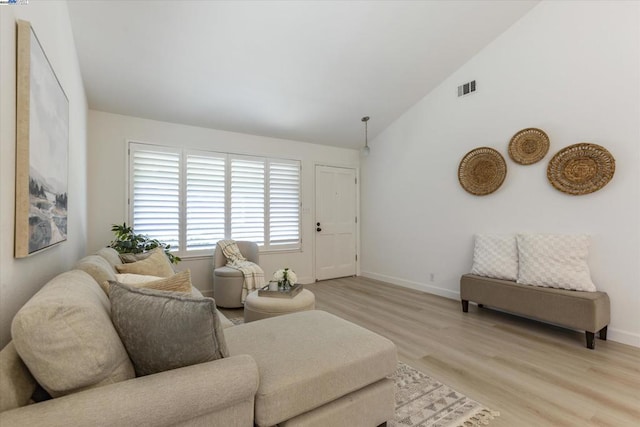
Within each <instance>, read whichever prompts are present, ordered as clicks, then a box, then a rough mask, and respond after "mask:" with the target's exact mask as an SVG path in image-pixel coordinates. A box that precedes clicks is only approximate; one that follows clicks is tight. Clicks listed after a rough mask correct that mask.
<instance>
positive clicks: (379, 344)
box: [225, 310, 397, 427]
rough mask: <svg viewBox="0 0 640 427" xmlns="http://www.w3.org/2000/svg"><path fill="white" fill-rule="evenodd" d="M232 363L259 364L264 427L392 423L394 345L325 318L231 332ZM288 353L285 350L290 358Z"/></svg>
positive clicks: (314, 315)
mask: <svg viewBox="0 0 640 427" xmlns="http://www.w3.org/2000/svg"><path fill="white" fill-rule="evenodd" d="M225 338H226V342H227V347H228V348H229V353H230V355H231V356H233V355H238V354H248V355H250V356H251V357H253V359H254V360H255V361H256V363H257V364H258V371H259V372H260V382H259V386H258V392H257V393H256V397H255V415H254V416H255V423H256V425H257V426H259V427H267V426H274V425H276V424H277V425H278V426H280V427H282V426H286V427H292V426H305V427H313V426H318V427H319V426H356V425H358V426H378V425H381V424H384V423H386V422H387V421H389V420H391V419H393V416H394V405H395V400H394V386H393V382H392V381H391V380H389V379H387V378H385V377H387V376H388V375H391V374H392V373H393V372H394V371H395V369H396V364H397V357H396V347H395V345H394V344H393V343H392V342H391V341H389V340H388V339H386V338H384V337H381V336H380V335H378V334H375V333H373V332H371V331H369V330H367V329H364V328H361V327H360V326H357V325H355V324H353V323H351V322H348V321H346V320H343V319H340V318H339V317H336V316H334V315H332V314H329V313H326V312H323V311H317V310H312V311H304V312H299V313H293V314H288V315H284V316H279V317H274V318H270V319H264V320H260V321H259V322H252V323H246V324H244V325H239V326H234V327H233V328H228V329H225ZM283 349H286V351H283Z"/></svg>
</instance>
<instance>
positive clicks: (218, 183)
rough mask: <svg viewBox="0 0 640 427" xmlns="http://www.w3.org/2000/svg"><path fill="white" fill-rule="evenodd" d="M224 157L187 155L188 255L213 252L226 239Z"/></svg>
mask: <svg viewBox="0 0 640 427" xmlns="http://www.w3.org/2000/svg"><path fill="white" fill-rule="evenodd" d="M225 164H226V159H225V156H224V155H220V156H217V157H214V156H213V155H190V154H187V168H186V175H187V188H186V193H187V194H186V198H187V209H186V216H187V221H186V228H187V230H186V234H187V235H186V240H187V245H186V246H187V251H192V250H202V249H213V248H215V246H216V242H217V241H218V240H222V239H224V238H225V232H224V231H225V180H226V179H225V173H226V170H225Z"/></svg>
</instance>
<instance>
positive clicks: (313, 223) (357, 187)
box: [311, 162, 362, 282]
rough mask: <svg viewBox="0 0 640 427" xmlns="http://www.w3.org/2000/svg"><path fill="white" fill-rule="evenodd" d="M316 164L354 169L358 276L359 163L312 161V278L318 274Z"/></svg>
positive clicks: (358, 266)
mask: <svg viewBox="0 0 640 427" xmlns="http://www.w3.org/2000/svg"><path fill="white" fill-rule="evenodd" d="M318 166H327V167H332V168H341V169H353V170H354V171H355V175H356V179H357V180H358V182H357V184H356V217H357V218H358V222H357V223H356V229H355V233H356V235H355V242H356V257H357V259H356V276H360V261H361V256H360V224H361V223H362V221H361V218H360V183H361V178H360V165H354V164H348V163H327V162H314V163H313V210H312V212H313V218H312V223H311V224H312V225H313V227H312V230H313V247H312V250H311V253H312V257H313V266H312V270H313V279H314V281H316V282H317V281H318V274H317V269H316V234H317V233H316V232H315V229H316V226H315V225H316V193H317V185H318V183H317V182H316V170H317V167H318Z"/></svg>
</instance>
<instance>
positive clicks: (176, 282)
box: [104, 269, 192, 295]
mask: <svg viewBox="0 0 640 427" xmlns="http://www.w3.org/2000/svg"><path fill="white" fill-rule="evenodd" d="M116 281H117V282H119V283H123V284H125V285H129V286H132V287H134V288H145V289H155V290H157V291H168V292H184V293H187V294H190V293H191V290H192V287H191V270H188V269H187V270H185V271H181V272H179V273H176V274H174V275H173V276H171V277H167V278H161V277H157V276H147V275H142V274H129V273H125V274H116ZM110 283H111V282H109V281H107V282H105V283H104V286H105V287H106V288H107V289H109V285H110ZM107 295H108V291H107Z"/></svg>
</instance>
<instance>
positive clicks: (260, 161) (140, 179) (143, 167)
mask: <svg viewBox="0 0 640 427" xmlns="http://www.w3.org/2000/svg"><path fill="white" fill-rule="evenodd" d="M129 153H130V154H129V213H130V218H129V221H130V223H131V224H132V225H133V229H134V231H135V232H136V233H143V234H147V235H149V236H150V237H152V238H155V239H158V240H160V241H162V242H166V243H168V244H170V245H171V249H172V250H174V251H176V254H177V255H179V256H183V257H184V256H189V255H210V254H212V251H213V249H214V248H215V245H216V243H217V242H218V241H219V240H222V239H234V240H250V241H253V242H256V243H257V244H258V246H260V249H261V250H262V251H265V250H266V251H269V250H285V249H299V248H300V247H301V239H300V210H301V204H300V199H301V196H300V185H301V183H300V174H301V172H300V162H299V161H297V160H283V159H267V158H264V157H251V156H240V155H235V154H227V153H216V152H208V151H197V152H196V151H190V150H183V149H179V148H173V147H164V146H160V145H153V144H143V143H137V142H130V143H129Z"/></svg>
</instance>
